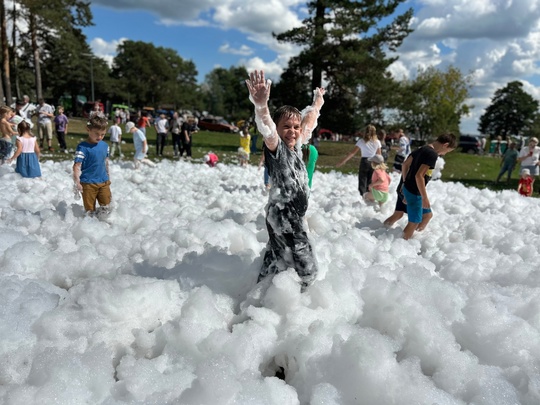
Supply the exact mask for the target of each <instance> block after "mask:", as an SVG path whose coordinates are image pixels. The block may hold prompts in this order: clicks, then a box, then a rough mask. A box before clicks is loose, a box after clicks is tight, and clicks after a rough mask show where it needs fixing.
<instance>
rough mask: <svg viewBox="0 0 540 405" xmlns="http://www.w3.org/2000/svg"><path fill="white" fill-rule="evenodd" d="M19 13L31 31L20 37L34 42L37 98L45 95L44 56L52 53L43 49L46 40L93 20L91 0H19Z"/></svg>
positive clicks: (48, 40)
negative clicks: (45, 0)
mask: <svg viewBox="0 0 540 405" xmlns="http://www.w3.org/2000/svg"><path fill="white" fill-rule="evenodd" d="M19 4H20V6H21V9H20V10H19V11H20V12H19V15H20V17H21V18H23V19H25V20H26V21H27V22H28V31H27V32H26V33H21V39H22V40H26V41H28V42H29V43H30V44H31V48H32V55H33V60H32V62H33V66H32V67H33V69H34V73H35V87H36V96H37V98H38V99H39V98H42V97H43V85H42V82H43V80H42V77H41V63H42V59H46V58H48V57H49V56H50V55H49V54H48V53H47V52H45V51H44V44H45V43H47V42H50V41H51V40H52V39H53V38H58V37H59V36H61V35H60V33H62V34H64V35H69V34H70V33H71V32H73V28H76V27H84V26H88V25H91V24H92V13H91V11H90V3H88V2H85V1H84V0H48V1H47V2H43V1H38V0H19Z"/></svg>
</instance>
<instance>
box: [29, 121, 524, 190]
mask: <svg viewBox="0 0 540 405" xmlns="http://www.w3.org/2000/svg"><path fill="white" fill-rule="evenodd" d="M85 123H86V120H84V119H82V118H72V119H70V122H69V134H68V136H67V137H66V138H67V139H66V142H67V144H68V148H69V149H70V151H74V150H75V148H76V147H77V144H78V143H79V142H80V141H81V140H84V139H85V138H86V130H85ZM122 130H123V128H122ZM34 132H35V131H34ZM147 139H148V143H149V145H150V148H149V153H148V155H149V157H150V158H151V159H154V160H156V161H158V160H161V159H173V151H172V146H171V138H170V135H169V136H168V139H167V141H168V144H167V146H165V156H164V157H163V158H161V157H157V156H155V144H156V132H155V130H154V128H148V129H147ZM106 140H108V136H106ZM122 140H123V141H124V142H125V143H124V144H123V145H122V152H123V153H124V155H125V157H124V159H127V160H131V159H132V158H133V154H134V148H133V139H132V136H131V134H123V135H122ZM238 146H239V136H238V135H237V134H226V133H218V132H208V131H200V132H198V133H196V134H194V136H193V145H192V152H193V158H194V159H200V158H202V157H203V156H204V154H205V153H207V152H208V151H213V152H215V153H216V154H217V155H218V156H219V159H220V162H222V163H226V164H238V161H237V158H236V156H237V149H238ZM257 146H258V148H259V150H260V149H261V148H262V137H261V136H259V137H258V139H257ZM53 147H54V149H55V152H52V153H51V152H47V151H44V156H43V157H42V159H48V160H55V161H60V160H66V159H71V158H72V154H69V155H66V154H64V153H62V152H57V151H56V150H57V148H58V144H57V141H56V139H54V140H53ZM353 147H354V142H332V141H321V143H320V145H319V159H318V161H317V170H319V171H321V172H325V173H327V172H330V171H332V170H336V171H340V172H343V173H354V174H356V173H357V172H358V166H359V162H360V153H358V154H357V155H356V156H355V157H354V158H352V159H351V160H349V161H348V162H347V163H346V164H345V165H344V166H342V167H340V168H336V167H335V165H336V163H337V162H338V161H339V160H341V159H342V158H343V157H344V156H345V155H346V154H347V153H349V152H350V151H351V150H352V149H353ZM394 155H395V149H393V150H392V151H391V153H390V156H389V158H388V163H389V166H391V165H392V162H393V161H394ZM259 159H260V153H258V154H252V155H251V164H254V165H257V164H258V163H259ZM444 159H445V162H446V164H445V167H444V169H443V172H442V180H443V181H459V182H461V183H464V184H466V185H468V186H473V187H477V188H489V189H492V190H502V189H514V190H515V189H517V181H518V173H519V170H518V169H515V170H514V172H513V174H512V177H513V179H512V181H511V183H510V184H509V185H507V184H506V182H504V181H503V182H502V183H499V184H495V179H496V178H497V175H498V173H499V169H500V166H499V164H500V158H497V157H492V156H489V155H483V156H479V155H469V154H467V153H461V151H460V150H459V149H457V150H455V151H454V152H452V153H449V154H448V155H446V156H445V158H444Z"/></svg>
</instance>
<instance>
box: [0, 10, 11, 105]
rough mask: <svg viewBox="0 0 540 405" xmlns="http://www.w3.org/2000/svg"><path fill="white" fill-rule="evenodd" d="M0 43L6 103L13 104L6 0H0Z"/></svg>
mask: <svg viewBox="0 0 540 405" xmlns="http://www.w3.org/2000/svg"><path fill="white" fill-rule="evenodd" d="M0 44H1V45H2V79H3V80H2V82H3V84H4V96H5V98H6V104H7V105H11V102H12V96H11V77H10V72H9V47H8V40H7V22H6V7H5V4H4V0H0Z"/></svg>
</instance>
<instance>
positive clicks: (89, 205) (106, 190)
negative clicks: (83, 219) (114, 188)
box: [81, 180, 112, 211]
mask: <svg viewBox="0 0 540 405" xmlns="http://www.w3.org/2000/svg"><path fill="white" fill-rule="evenodd" d="M110 185H111V181H110V180H107V181H106V182H105V183H81V186H82V188H83V191H82V200H83V204H84V209H85V210H86V211H95V209H96V201H97V202H98V203H99V205H100V206H102V207H103V206H105V205H109V204H110V203H111V199H112V195H111V187H110Z"/></svg>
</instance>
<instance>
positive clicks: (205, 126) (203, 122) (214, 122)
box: [197, 117, 238, 133]
mask: <svg viewBox="0 0 540 405" xmlns="http://www.w3.org/2000/svg"><path fill="white" fill-rule="evenodd" d="M197 126H198V127H199V129H202V130H206V131H216V132H229V133H235V132H238V127H237V126H236V125H232V124H229V123H228V122H227V121H226V120H224V119H223V118H220V117H214V118H212V117H205V118H201V119H200V120H199V123H198V124H197Z"/></svg>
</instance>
